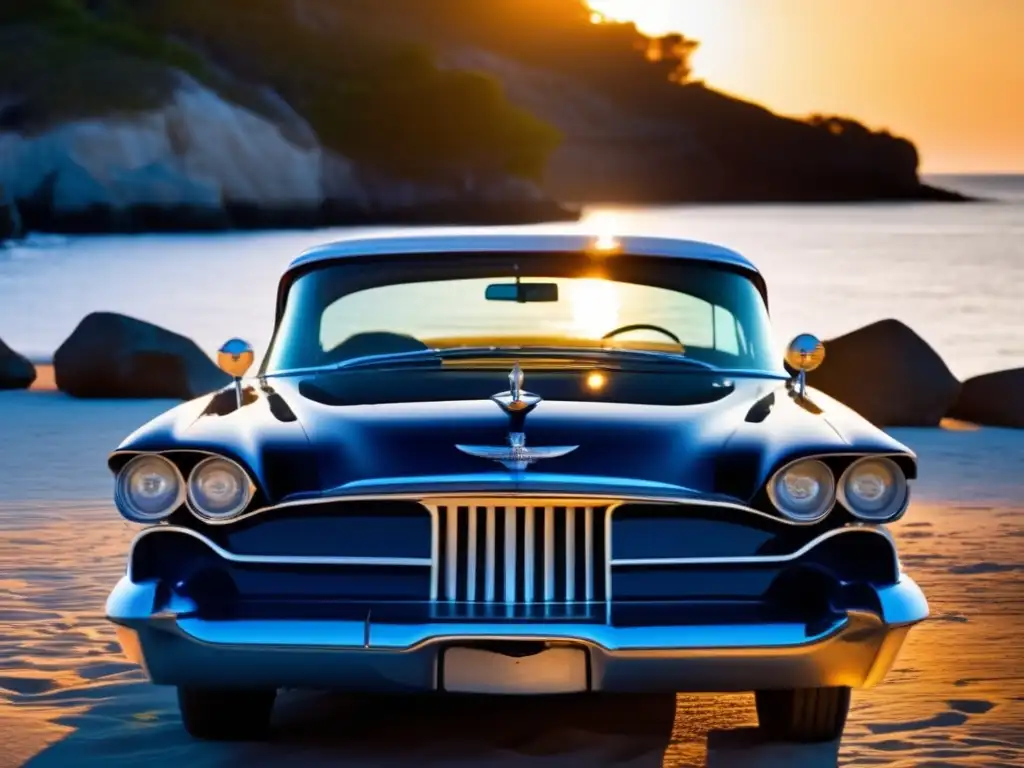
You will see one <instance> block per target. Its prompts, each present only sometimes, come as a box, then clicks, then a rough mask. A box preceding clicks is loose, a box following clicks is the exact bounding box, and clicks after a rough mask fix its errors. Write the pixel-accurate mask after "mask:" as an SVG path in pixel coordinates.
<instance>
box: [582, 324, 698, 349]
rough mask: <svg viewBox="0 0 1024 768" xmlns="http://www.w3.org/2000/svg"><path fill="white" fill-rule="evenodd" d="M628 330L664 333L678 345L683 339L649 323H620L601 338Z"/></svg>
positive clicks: (610, 336)
mask: <svg viewBox="0 0 1024 768" xmlns="http://www.w3.org/2000/svg"><path fill="white" fill-rule="evenodd" d="M630 331H654V332H656V333H661V334H664V335H665V336H668V337H669V338H670V339H672V341H674V342H675V343H676V344H678V345H679V346H680V347H681V346H683V341H682V339H680V338H679V337H678V336H676V335H675V334H674V333H672V331H670V330H668V329H667V328H662V327H661V326H660V325H652V324H651V323H633V324H632V325H622V326H619V327H618V328H616V329H615V330H613V331H608V333H606V334H605V335H604V336H602V337H601V338H602V339H610V338H612V337H613V336H618V335H619V334H620V333H629V332H630Z"/></svg>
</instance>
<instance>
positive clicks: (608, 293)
mask: <svg viewBox="0 0 1024 768" xmlns="http://www.w3.org/2000/svg"><path fill="white" fill-rule="evenodd" d="M620 303H621V302H620V297H619V291H618V288H617V286H616V285H615V284H614V283H610V282H608V281H606V280H601V279H600V278H585V279H583V280H574V281H573V282H572V283H571V284H570V287H569V304H570V306H571V308H572V331H573V333H575V334H577V335H579V336H582V337H583V338H587V339H599V338H601V336H603V335H604V334H605V333H607V332H608V331H610V330H612V329H613V328H615V327H616V326H617V325H619V322H618V321H619V306H620Z"/></svg>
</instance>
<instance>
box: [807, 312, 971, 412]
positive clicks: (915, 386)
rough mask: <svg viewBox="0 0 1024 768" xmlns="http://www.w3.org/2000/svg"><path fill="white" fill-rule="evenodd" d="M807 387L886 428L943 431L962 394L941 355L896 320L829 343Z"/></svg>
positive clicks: (810, 375)
mask: <svg viewBox="0 0 1024 768" xmlns="http://www.w3.org/2000/svg"><path fill="white" fill-rule="evenodd" d="M807 383H808V384H809V385H810V386H812V387H815V388H817V389H820V390H821V391H822V392H824V393H826V394H828V395H830V396H832V397H834V398H835V399H836V400H839V401H840V402H841V403H844V404H845V405H848V406H849V407H850V408H853V410H855V411H857V412H858V413H859V414H860V415H861V416H863V417H864V418H866V419H867V420H868V421H870V422H872V423H873V424H876V425H877V426H885V427H935V426H938V424H939V421H940V420H941V419H942V418H943V417H944V416H946V415H947V413H948V412H949V408H950V406H951V405H952V404H953V403H954V402H955V401H956V398H957V395H958V394H959V392H960V382H959V381H958V380H957V378H956V377H955V376H954V375H953V374H952V372H951V371H950V370H949V368H948V367H947V366H946V364H945V362H943V360H942V358H941V357H939V355H938V353H936V352H935V350H934V349H932V348H931V347H930V346H929V345H928V343H927V342H926V341H925V340H924V339H922V338H921V337H920V336H918V335H917V334H916V333H915V332H914V331H913V330H911V329H910V328H908V327H907V326H906V325H904V324H903V323H901V322H900V321H898V320H892V319H887V320H880V321H879V322H877V323H872V324H871V325H866V326H864V327H863V328H859V329H857V330H855V331H851V332H850V333H847V334H845V335H843V336H838V337H836V338H835V339H832V340H831V341H826V342H825V362H824V363H823V364H822V366H821V367H820V368H818V369H817V370H815V371H812V372H810V373H809V374H808V376H807Z"/></svg>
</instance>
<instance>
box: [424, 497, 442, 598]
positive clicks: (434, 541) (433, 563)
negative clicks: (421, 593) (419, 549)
mask: <svg viewBox="0 0 1024 768" xmlns="http://www.w3.org/2000/svg"><path fill="white" fill-rule="evenodd" d="M427 511H428V512H429V513H430V601H431V602H435V601H436V600H437V582H438V579H439V577H440V574H438V572H437V570H438V568H440V567H441V512H440V510H439V509H438V508H437V507H429V506H428V507H427Z"/></svg>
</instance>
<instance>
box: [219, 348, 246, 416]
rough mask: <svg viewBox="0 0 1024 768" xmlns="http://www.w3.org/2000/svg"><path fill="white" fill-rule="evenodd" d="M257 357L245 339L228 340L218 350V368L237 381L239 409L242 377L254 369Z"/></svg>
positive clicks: (236, 393) (240, 405)
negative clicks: (254, 361)
mask: <svg viewBox="0 0 1024 768" xmlns="http://www.w3.org/2000/svg"><path fill="white" fill-rule="evenodd" d="M254 359H255V355H254V354H253V351H252V344H250V343H249V342H248V341H244V340H243V339H228V340H227V341H225V342H224V344H223V345H222V346H221V348H220V349H218V350H217V366H218V367H219V368H220V369H221V370H222V371H224V373H226V374H227V375H228V376H230V377H231V378H233V379H234V380H235V395H236V396H237V398H238V407H239V408H241V407H242V377H243V376H244V375H245V372H246V371H248V370H249V369H250V368H251V367H252V363H253V360H254Z"/></svg>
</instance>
